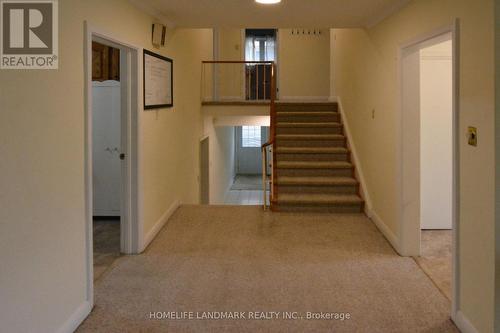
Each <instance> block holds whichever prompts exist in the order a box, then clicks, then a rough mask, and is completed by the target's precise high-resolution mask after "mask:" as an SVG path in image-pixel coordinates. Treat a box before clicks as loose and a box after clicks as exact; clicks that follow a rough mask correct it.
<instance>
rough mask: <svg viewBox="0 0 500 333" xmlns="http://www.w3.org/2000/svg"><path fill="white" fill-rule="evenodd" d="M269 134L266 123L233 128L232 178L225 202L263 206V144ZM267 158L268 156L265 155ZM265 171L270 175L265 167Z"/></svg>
mask: <svg viewBox="0 0 500 333" xmlns="http://www.w3.org/2000/svg"><path fill="white" fill-rule="evenodd" d="M268 137H269V127H268V126H258V125H243V126H236V127H235V128H234V143H235V144H234V147H235V154H234V166H235V172H234V174H235V178H234V181H233V184H232V186H231V187H230V189H229V191H228V193H227V194H226V199H225V204H228V205H262V204H263V203H264V195H263V183H262V150H261V147H262V144H264V143H265V142H267V140H268ZM268 160H270V159H269V156H268ZM267 173H268V174H270V167H269V166H268V169H267Z"/></svg>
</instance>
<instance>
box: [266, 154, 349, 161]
mask: <svg viewBox="0 0 500 333" xmlns="http://www.w3.org/2000/svg"><path fill="white" fill-rule="evenodd" d="M276 160H277V161H349V153H348V152H345V153H332V154H329V153H328V154H325V153H321V154H301V153H277V154H276Z"/></svg>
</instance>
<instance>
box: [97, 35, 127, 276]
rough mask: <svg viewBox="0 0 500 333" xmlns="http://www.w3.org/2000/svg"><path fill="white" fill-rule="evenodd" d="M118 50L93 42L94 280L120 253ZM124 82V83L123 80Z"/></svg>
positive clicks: (119, 97) (119, 60) (120, 146)
mask: <svg viewBox="0 0 500 333" xmlns="http://www.w3.org/2000/svg"><path fill="white" fill-rule="evenodd" d="M120 58H121V52H120V50H119V49H118V48H114V47H111V46H107V45H104V44H101V43H99V42H96V41H93V42H92V170H93V173H92V193H93V198H92V207H93V248H94V280H97V279H98V278H99V277H100V276H101V275H102V274H103V273H104V272H105V271H106V270H107V269H108V268H109V267H110V266H111V264H112V263H113V262H114V260H115V259H117V258H118V257H119V256H120V252H121V248H120V234H121V232H120V229H121V228H120V223H121V215H122V214H121V202H122V193H121V189H122V175H121V160H120V158H121V154H122V143H121V139H122V138H121V127H122V109H121V99H122V89H121V85H122V82H121V80H120V65H121V59H120ZM123 84H126V83H125V82H123Z"/></svg>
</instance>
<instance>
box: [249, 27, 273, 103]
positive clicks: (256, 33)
mask: <svg viewBox="0 0 500 333" xmlns="http://www.w3.org/2000/svg"><path fill="white" fill-rule="evenodd" d="M277 45H278V43H277V31H276V29H246V30H245V61H253V62H256V63H253V64H247V65H246V69H245V98H246V100H268V99H271V75H272V74H271V73H272V65H271V64H259V63H258V62H264V61H276V60H277V54H278V51H277V50H278V49H277Z"/></svg>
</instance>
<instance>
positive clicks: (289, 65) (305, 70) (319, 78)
mask: <svg viewBox="0 0 500 333" xmlns="http://www.w3.org/2000/svg"><path fill="white" fill-rule="evenodd" d="M278 71H279V74H278V76H279V82H278V88H279V98H280V99H297V98H299V99H328V98H329V96H330V30H329V29H321V34H316V35H312V34H311V35H310V34H308V33H307V29H306V33H305V34H302V33H301V34H292V30H291V29H279V31H278Z"/></svg>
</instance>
